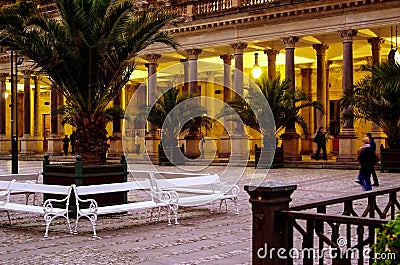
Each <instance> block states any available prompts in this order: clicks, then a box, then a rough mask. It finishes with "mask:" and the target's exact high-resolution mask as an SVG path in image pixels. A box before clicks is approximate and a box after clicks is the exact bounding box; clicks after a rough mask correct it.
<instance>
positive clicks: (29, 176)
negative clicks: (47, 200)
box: [0, 172, 41, 182]
mask: <svg viewBox="0 0 400 265" xmlns="http://www.w3.org/2000/svg"><path fill="white" fill-rule="evenodd" d="M40 174H41V173H40V172H37V173H27V174H1V175H0V180H8V181H10V180H13V179H15V180H16V181H27V180H31V181H35V182H38V181H39V176H40Z"/></svg>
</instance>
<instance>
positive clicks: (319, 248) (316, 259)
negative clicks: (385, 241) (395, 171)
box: [245, 183, 400, 265]
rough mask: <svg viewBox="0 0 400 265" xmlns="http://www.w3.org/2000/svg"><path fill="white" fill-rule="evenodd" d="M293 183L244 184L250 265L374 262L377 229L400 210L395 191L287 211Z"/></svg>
mask: <svg viewBox="0 0 400 265" xmlns="http://www.w3.org/2000/svg"><path fill="white" fill-rule="evenodd" d="M296 188H297V187H296V185H289V186H288V185H280V184H275V183H263V185H261V186H259V187H252V186H245V190H246V191H248V193H249V194H250V202H251V203H252V209H253V264H280V265H282V264H321V265H322V264H334V265H338V264H355V263H357V264H365V262H368V263H369V264H372V263H373V262H374V261H376V260H377V259H391V258H392V259H394V258H395V257H394V255H393V256H392V257H390V256H385V257H383V256H379V255H380V253H374V252H373V251H372V245H373V244H374V242H375V239H376V234H375V229H376V228H377V227H381V226H382V225H383V224H385V223H387V222H388V221H389V220H391V219H394V218H395V215H396V211H398V210H399V209H400V204H399V201H398V199H397V194H398V192H399V191H400V185H399V186H397V187H390V188H381V189H379V190H377V191H369V192H363V193H360V194H354V195H346V196H338V197H335V198H331V199H328V200H321V201H315V202H312V203H306V204H301V205H294V206H291V207H289V202H290V201H291V198H290V195H291V194H292V192H293V191H294V190H295V189H296Z"/></svg>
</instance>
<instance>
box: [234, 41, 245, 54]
mask: <svg viewBox="0 0 400 265" xmlns="http://www.w3.org/2000/svg"><path fill="white" fill-rule="evenodd" d="M231 47H232V49H233V51H234V53H235V54H243V51H244V49H246V48H247V43H246V42H235V43H233V44H231Z"/></svg>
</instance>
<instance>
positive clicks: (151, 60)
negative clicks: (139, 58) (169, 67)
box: [145, 53, 161, 64]
mask: <svg viewBox="0 0 400 265" xmlns="http://www.w3.org/2000/svg"><path fill="white" fill-rule="evenodd" d="M145 57H146V60H147V61H149V63H152V64H155V63H157V61H158V59H160V58H161V55H160V54H157V53H152V54H146V55H145Z"/></svg>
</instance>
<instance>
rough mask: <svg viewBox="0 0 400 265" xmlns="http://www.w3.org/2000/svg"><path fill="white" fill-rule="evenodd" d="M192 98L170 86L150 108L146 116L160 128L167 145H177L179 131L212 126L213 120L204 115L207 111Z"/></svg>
mask: <svg viewBox="0 0 400 265" xmlns="http://www.w3.org/2000/svg"><path fill="white" fill-rule="evenodd" d="M194 100H195V97H193V96H191V95H189V94H186V93H183V94H181V93H179V90H178V89H177V88H171V89H169V90H167V91H165V92H163V95H162V97H160V98H159V99H158V100H157V102H156V103H155V104H154V106H153V107H152V109H151V110H150V112H149V114H148V117H146V118H147V120H148V121H149V122H151V123H152V124H153V125H155V126H156V127H157V128H160V129H161V128H162V130H163V141H164V142H165V143H166V144H167V145H170V146H177V137H178V135H179V133H181V132H187V131H195V130H198V129H199V128H200V127H204V128H206V129H211V128H212V126H213V121H212V119H210V118H209V117H207V116H206V115H207V111H206V110H205V109H204V108H203V107H201V106H200V104H199V103H198V102H196V101H194ZM146 113H147V111H146ZM139 116H141V115H139Z"/></svg>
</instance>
